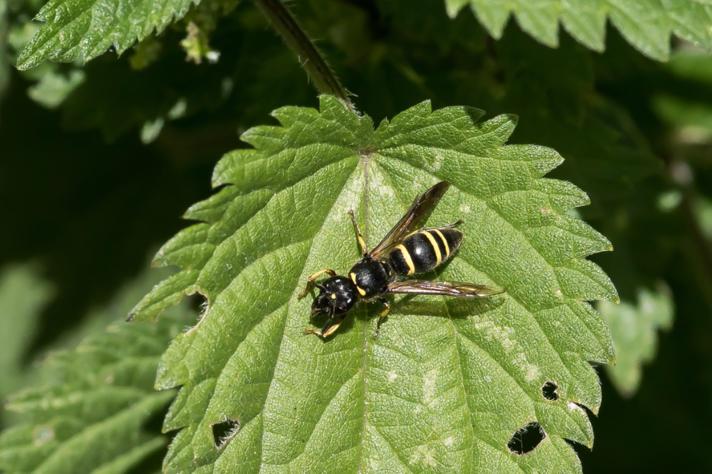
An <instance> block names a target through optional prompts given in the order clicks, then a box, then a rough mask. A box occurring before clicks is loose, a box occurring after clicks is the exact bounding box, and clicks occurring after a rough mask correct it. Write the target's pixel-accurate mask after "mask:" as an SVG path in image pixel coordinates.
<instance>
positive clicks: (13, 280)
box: [0, 265, 52, 398]
mask: <svg viewBox="0 0 712 474" xmlns="http://www.w3.org/2000/svg"><path fill="white" fill-rule="evenodd" d="M51 296H52V289H51V287H50V285H49V284H48V283H47V282H46V281H44V280H43V279H42V278H41V277H40V276H39V275H38V270H37V269H36V268H35V267H33V266H31V265H21V266H20V265H18V266H12V267H8V268H6V269H5V270H3V272H2V273H1V274H0V374H2V384H0V398H3V397H4V396H5V395H7V394H8V393H9V392H10V391H12V390H15V389H16V388H17V387H18V385H19V383H20V381H21V380H22V378H23V375H24V374H23V358H24V356H26V354H25V351H27V350H28V346H29V344H30V342H31V340H32V337H33V336H34V334H35V329H36V327H37V322H38V319H39V316H40V313H41V311H42V309H43V307H44V306H45V304H46V303H47V301H48V300H49V299H50V297H51Z"/></svg>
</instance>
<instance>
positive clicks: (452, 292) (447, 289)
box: [388, 280, 504, 298]
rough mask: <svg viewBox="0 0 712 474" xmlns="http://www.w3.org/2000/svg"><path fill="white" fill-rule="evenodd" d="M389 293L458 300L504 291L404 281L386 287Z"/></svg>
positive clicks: (480, 286)
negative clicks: (446, 297) (450, 297)
mask: <svg viewBox="0 0 712 474" xmlns="http://www.w3.org/2000/svg"><path fill="white" fill-rule="evenodd" d="M388 292H389V293H405V294H410V295H443V296H455V297H459V298H483V297H486V296H492V295H497V294H499V293H503V292H504V290H501V289H498V288H492V287H489V286H486V285H476V284H474V283H462V282H457V281H428V280H404V281H394V282H393V283H391V284H389V285H388Z"/></svg>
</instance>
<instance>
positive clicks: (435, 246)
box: [421, 230, 443, 267]
mask: <svg viewBox="0 0 712 474" xmlns="http://www.w3.org/2000/svg"><path fill="white" fill-rule="evenodd" d="M421 234H423V235H424V236H426V237H427V238H428V240H429V241H430V245H431V246H432V247H433V250H434V251H435V266H436V267H437V266H438V265H440V264H441V263H442V261H443V256H442V253H440V246H439V245H438V243H437V242H436V241H435V237H433V234H431V233H430V232H428V231H427V230H424V231H422V232H421Z"/></svg>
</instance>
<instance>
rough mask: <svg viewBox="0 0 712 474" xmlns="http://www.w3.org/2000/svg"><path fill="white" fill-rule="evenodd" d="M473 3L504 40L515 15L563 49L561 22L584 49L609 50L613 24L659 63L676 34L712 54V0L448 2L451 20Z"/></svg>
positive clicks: (482, 20)
mask: <svg viewBox="0 0 712 474" xmlns="http://www.w3.org/2000/svg"><path fill="white" fill-rule="evenodd" d="M467 4H469V5H470V7H471V8H472V10H473V12H474V13H475V15H476V16H477V18H478V19H479V21H480V23H482V25H483V26H484V27H485V28H486V29H487V31H489V32H490V34H491V35H492V36H494V37H495V38H498V39H499V38H501V36H502V32H503V31H504V27H505V25H506V23H507V20H508V19H509V16H510V14H512V15H514V17H515V18H516V19H517V22H518V23H519V26H521V28H522V29H523V30H524V31H526V32H527V33H529V34H530V35H531V36H532V37H534V38H535V39H537V40H538V41H541V42H542V43H544V44H545V45H547V46H551V47H552V48H553V47H557V46H558V43H559V37H558V36H559V23H561V25H562V26H563V27H564V29H566V31H567V32H568V33H569V34H571V36H573V37H574V38H576V39H577V40H578V41H580V42H581V43H582V44H584V45H586V46H587V47H589V48H591V49H593V50H595V51H603V50H604V48H605V33H606V19H610V21H611V23H613V25H614V26H615V27H616V28H617V29H618V30H619V31H620V32H621V34H622V35H623V36H624V37H625V38H626V39H627V40H628V42H630V43H631V44H632V45H633V46H635V47H636V48H638V49H639V50H640V51H641V52H642V53H643V54H645V55H647V56H650V57H651V58H654V59H658V60H667V58H668V56H669V55H670V35H672V34H675V35H677V36H678V37H680V38H683V39H686V40H688V41H691V42H693V43H695V44H697V45H700V46H702V47H704V48H707V49H708V50H709V49H712V29H711V28H710V24H712V2H710V1H709V0H544V1H531V0H512V1H507V2H502V1H498V2H491V1H488V0H469V1H468V0H445V6H446V9H447V12H448V14H449V15H450V16H451V17H454V16H456V15H457V13H458V12H459V11H460V10H461V9H462V8H463V7H464V6H465V5H467Z"/></svg>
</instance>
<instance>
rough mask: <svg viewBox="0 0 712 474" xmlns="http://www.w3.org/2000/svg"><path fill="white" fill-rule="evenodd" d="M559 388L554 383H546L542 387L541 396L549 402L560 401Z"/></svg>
mask: <svg viewBox="0 0 712 474" xmlns="http://www.w3.org/2000/svg"><path fill="white" fill-rule="evenodd" d="M557 388H559V387H558V386H557V385H556V384H555V383H554V382H546V383H545V384H544V385H543V386H542V387H541V394H542V395H544V398H546V399H547V400H558V399H559V394H558V393H556V389H557Z"/></svg>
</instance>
